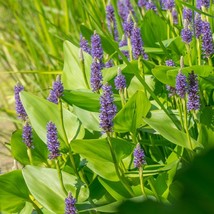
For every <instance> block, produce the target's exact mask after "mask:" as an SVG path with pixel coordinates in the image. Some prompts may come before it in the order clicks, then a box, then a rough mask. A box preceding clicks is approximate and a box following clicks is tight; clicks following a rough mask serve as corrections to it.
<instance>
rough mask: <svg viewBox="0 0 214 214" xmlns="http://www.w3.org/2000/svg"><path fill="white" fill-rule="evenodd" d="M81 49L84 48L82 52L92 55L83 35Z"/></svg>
mask: <svg viewBox="0 0 214 214" xmlns="http://www.w3.org/2000/svg"><path fill="white" fill-rule="evenodd" d="M80 48H82V50H83V51H85V52H87V53H88V54H91V48H90V46H89V44H88V41H87V40H86V39H85V38H84V37H83V36H82V35H80Z"/></svg>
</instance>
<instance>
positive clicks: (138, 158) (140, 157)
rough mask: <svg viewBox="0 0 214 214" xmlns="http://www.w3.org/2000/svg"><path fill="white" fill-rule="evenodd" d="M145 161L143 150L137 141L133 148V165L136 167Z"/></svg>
mask: <svg viewBox="0 0 214 214" xmlns="http://www.w3.org/2000/svg"><path fill="white" fill-rule="evenodd" d="M145 163H146V161H145V154H144V151H143V149H141V147H140V144H139V143H138V144H137V146H136V148H135V149H134V166H135V167H136V168H140V167H141V166H142V165H143V164H145Z"/></svg>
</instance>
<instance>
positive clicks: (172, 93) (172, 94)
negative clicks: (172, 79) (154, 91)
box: [166, 85, 176, 97]
mask: <svg viewBox="0 0 214 214" xmlns="http://www.w3.org/2000/svg"><path fill="white" fill-rule="evenodd" d="M166 90H167V91H168V92H169V97H172V96H174V95H176V89H175V88H174V87H172V86H170V85H166Z"/></svg>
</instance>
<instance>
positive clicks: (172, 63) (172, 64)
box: [165, 59, 175, 67]
mask: <svg viewBox="0 0 214 214" xmlns="http://www.w3.org/2000/svg"><path fill="white" fill-rule="evenodd" d="M165 64H166V66H169V67H174V66H175V63H174V61H173V60H172V59H168V60H166V62H165Z"/></svg>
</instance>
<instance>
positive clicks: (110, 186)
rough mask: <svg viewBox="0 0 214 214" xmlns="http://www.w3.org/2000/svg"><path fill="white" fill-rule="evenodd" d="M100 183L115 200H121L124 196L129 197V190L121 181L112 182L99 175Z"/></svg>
mask: <svg viewBox="0 0 214 214" xmlns="http://www.w3.org/2000/svg"><path fill="white" fill-rule="evenodd" d="M99 181H100V183H101V184H102V185H103V187H104V188H105V189H106V190H107V191H108V193H109V194H110V195H111V196H112V197H113V198H115V200H122V199H124V198H130V194H129V192H128V191H127V190H126V189H125V187H124V186H123V185H122V184H121V182H113V181H108V180H105V179H103V178H101V177H99Z"/></svg>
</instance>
